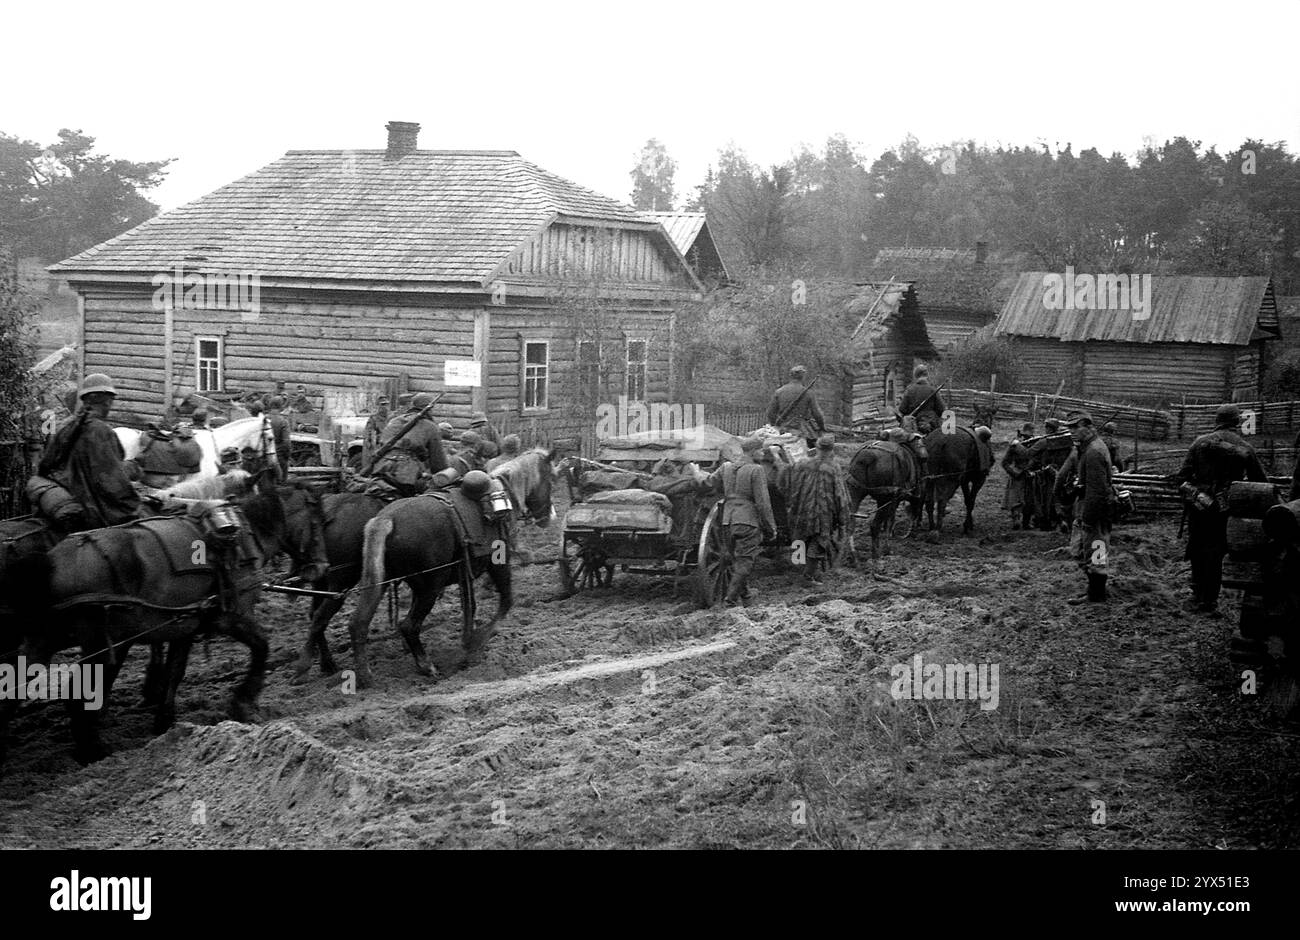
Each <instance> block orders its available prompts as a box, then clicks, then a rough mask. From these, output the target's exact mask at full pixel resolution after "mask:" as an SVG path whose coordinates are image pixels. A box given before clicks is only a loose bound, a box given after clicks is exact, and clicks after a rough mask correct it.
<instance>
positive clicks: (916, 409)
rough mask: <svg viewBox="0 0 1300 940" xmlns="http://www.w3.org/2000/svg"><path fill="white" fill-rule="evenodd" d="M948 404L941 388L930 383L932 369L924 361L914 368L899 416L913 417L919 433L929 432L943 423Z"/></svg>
mask: <svg viewBox="0 0 1300 940" xmlns="http://www.w3.org/2000/svg"><path fill="white" fill-rule="evenodd" d="M946 410H947V406H946V405H944V403H943V396H942V395H941V394H940V393H939V390H938V389H936V388H935V387H934V386H932V385H931V384H930V370H929V369H928V368H927V367H926V366H925V364H924V363H921V364H920V365H918V366H917V367H916V368H915V369H913V370H912V384H911V385H909V386H907V389H906V390H905V391H904V392H903V397H902V398H901V399H900V400H899V402H898V407H897V411H898V418H899V421H900V422H901V421H902V420H903V419H904V418H907V417H909V416H910V417H911V418H912V419H913V420H915V421H916V431H917V433H918V434H929V433H930V432H931V431H933V430H934V429H935V428H937V427H939V426H940V425H942V424H943V413H944V411H946Z"/></svg>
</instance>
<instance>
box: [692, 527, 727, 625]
mask: <svg viewBox="0 0 1300 940" xmlns="http://www.w3.org/2000/svg"><path fill="white" fill-rule="evenodd" d="M730 586H731V546H730V545H728V544H727V530H726V527H725V526H723V524H722V503H721V502H718V503H716V504H715V505H714V507H713V508H712V509H710V510H709V515H708V518H706V519H705V520H704V525H703V526H702V527H701V529H700V546H699V553H698V555H697V558H696V567H695V602H696V603H697V604H699V605H700V606H701V607H712V606H714V605H715V604H721V603H722V601H723V600H724V599H725V598H726V596H727V588H729V587H730Z"/></svg>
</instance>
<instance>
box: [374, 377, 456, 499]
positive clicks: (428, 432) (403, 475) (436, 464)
mask: <svg viewBox="0 0 1300 940" xmlns="http://www.w3.org/2000/svg"><path fill="white" fill-rule="evenodd" d="M432 403H433V396H432V395H430V394H429V393H428V392H421V393H420V394H418V395H415V396H413V397H412V399H411V404H410V407H409V408H407V410H406V411H405V412H403V413H402V414H400V415H394V416H393V417H392V418H390V419H389V421H388V426H387V427H385V428H384V433H383V434H382V435H381V436H380V442H379V443H380V446H381V447H382V446H383V445H385V444H387V443H388V442H389V441H391V440H393V439H394V438H395V437H397V435H398V434H401V433H402V431H403V429H404V428H406V426H407V425H408V424H410V423H411V422H412V421H417V420H418V422H419V423H418V424H416V426H415V427H413V428H411V430H410V431H408V432H407V433H405V434H403V435H402V439H401V440H399V441H398V442H397V444H396V445H395V446H394V447H393V449H392V450H390V451H389V452H388V453H386V454H385V455H384V456H383V457H381V458H380V459H379V462H378V463H377V464H376V465H375V468H374V472H375V475H376V476H379V477H382V478H383V479H384V480H386V481H387V482H388V483H390V484H392V486H393V487H395V488H396V489H397V491H398V492H399V493H401V494H402V495H403V496H414V495H416V494H417V493H419V492H420V490H421V487H420V476H421V474H423V473H425V472H426V471H427V472H428V473H429V474H434V473H437V472H438V471H440V470H445V469H446V467H447V456H446V454H444V453H443V450H442V435H441V434H440V433H439V431H438V425H437V424H436V423H435V422H434V420H433V419H432V418H431V417H429V416H428V415H427V414H422V412H423V411H424V409H425V408H427V407H428V406H429V405H431V404H432Z"/></svg>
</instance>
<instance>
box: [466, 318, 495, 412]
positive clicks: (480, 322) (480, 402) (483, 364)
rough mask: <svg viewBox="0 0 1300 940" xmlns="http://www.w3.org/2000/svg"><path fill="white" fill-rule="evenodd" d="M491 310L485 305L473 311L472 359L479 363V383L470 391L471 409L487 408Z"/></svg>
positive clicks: (480, 409) (484, 409)
mask: <svg viewBox="0 0 1300 940" xmlns="http://www.w3.org/2000/svg"><path fill="white" fill-rule="evenodd" d="M491 337H492V312H491V311H490V310H488V309H487V308H486V307H485V308H484V309H482V310H477V311H475V312H474V360H475V361H476V362H477V363H478V364H479V384H478V385H477V386H475V388H474V389H473V390H472V391H471V393H470V404H471V408H470V410H471V411H481V412H483V413H484V414H487V410H488V382H489V378H488V374H489V372H490V369H489V367H488V358H489V357H488V353H489V350H490V348H491Z"/></svg>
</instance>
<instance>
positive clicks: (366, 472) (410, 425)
mask: <svg viewBox="0 0 1300 940" xmlns="http://www.w3.org/2000/svg"><path fill="white" fill-rule="evenodd" d="M446 394H447V393H446V391H441V392H439V393H438V397H437V398H435V399H434V400H433V401H431V402H429V404H427V405H425V406H424V407H423V408H421V409H420V412H419V413H418V414H416V415H415V416H414V417H412V418H411V420H410V421H408V422H407V424H406V427H404V428H402V430H400V431H398V432H397V434H396V435H394V437H393V439H392V440H391V441H389V442H388V443H387V444H385V445H383V446H382V447H380V448H379V450H377V451H375V452H374V454H373V455H372V456H371V458H370V462H369V463H368V464H366V465H365V467H364V468H362V470H361V476H363V477H368V476H370V473H371V471H373V470H374V469H375V464H377V463H379V461H380V459H381V458H383V456H384V455H385V454H387V453H388V452H389V451H391V450H392V449H393V448H394V447H396V446H397V442H398V441H400V440H401V439H402V438H404V437H406V435H407V434H409V433H411V431H412V429H414V428H415V426H416V425H417V424H419V423H420V419H421V418H423V417H425V416H426V415H427V414H428V413H429V410H430V409H431V408H433V406H434V405H436V404H438V401H439V400H440V399H441V398H442V396H443V395H446Z"/></svg>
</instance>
